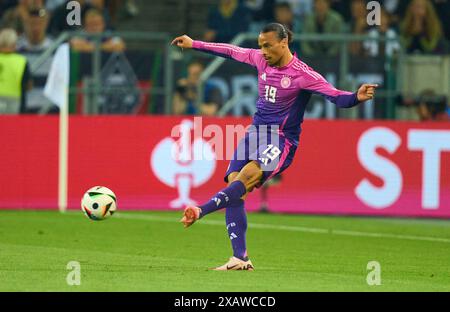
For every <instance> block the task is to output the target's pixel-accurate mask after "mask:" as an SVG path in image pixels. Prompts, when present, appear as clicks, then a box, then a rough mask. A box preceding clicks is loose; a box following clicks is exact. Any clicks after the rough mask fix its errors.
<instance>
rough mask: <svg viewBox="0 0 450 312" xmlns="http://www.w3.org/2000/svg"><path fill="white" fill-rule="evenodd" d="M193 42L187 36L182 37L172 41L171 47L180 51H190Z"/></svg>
mask: <svg viewBox="0 0 450 312" xmlns="http://www.w3.org/2000/svg"><path fill="white" fill-rule="evenodd" d="M193 42H194V40H192V39H191V38H190V37H189V36H187V35H183V36H180V37H176V38H175V39H173V40H172V45H176V46H178V47H180V48H182V49H192V45H193Z"/></svg>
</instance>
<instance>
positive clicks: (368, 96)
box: [357, 84, 378, 102]
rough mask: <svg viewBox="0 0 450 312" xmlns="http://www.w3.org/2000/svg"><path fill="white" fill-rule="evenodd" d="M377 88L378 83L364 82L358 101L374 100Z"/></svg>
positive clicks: (359, 91)
mask: <svg viewBox="0 0 450 312" xmlns="http://www.w3.org/2000/svg"><path fill="white" fill-rule="evenodd" d="M376 88H378V85H377V84H363V85H362V86H361V87H360V88H359V90H358V94H357V96H358V101H359V102H365V101H368V100H372V99H373V98H374V97H375V89H376Z"/></svg>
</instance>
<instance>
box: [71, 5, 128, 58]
mask: <svg viewBox="0 0 450 312" xmlns="http://www.w3.org/2000/svg"><path fill="white" fill-rule="evenodd" d="M83 25H84V28H83V30H84V32H85V33H87V34H92V35H96V34H103V33H105V20H104V17H103V14H102V12H101V11H99V10H97V9H90V10H89V11H87V12H86V14H85V15H84V21H83ZM106 34H107V33H106ZM70 44H71V46H72V48H73V49H74V50H76V51H79V52H93V51H94V50H95V42H94V41H93V40H92V39H91V38H89V36H88V37H87V38H86V37H83V38H81V37H74V38H73V39H72V40H71V41H70ZM101 48H102V50H103V51H106V52H122V51H124V50H125V42H124V41H123V40H122V39H121V38H119V37H108V36H102V45H101Z"/></svg>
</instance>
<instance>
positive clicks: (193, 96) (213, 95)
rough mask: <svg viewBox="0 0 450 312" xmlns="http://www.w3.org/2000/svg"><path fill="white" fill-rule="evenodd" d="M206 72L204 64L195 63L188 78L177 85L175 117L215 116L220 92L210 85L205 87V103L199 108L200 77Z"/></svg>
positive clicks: (190, 65)
mask: <svg viewBox="0 0 450 312" xmlns="http://www.w3.org/2000/svg"><path fill="white" fill-rule="evenodd" d="M203 70H204V66H203V64H202V63H200V62H198V61H193V62H191V63H190V64H189V65H188V68H187V77H186V78H183V79H180V80H179V81H178V83H177V87H176V92H175V95H174V97H173V105H172V107H173V114H175V115H195V114H201V115H207V116H213V115H215V114H216V113H217V111H218V109H219V103H220V102H221V99H220V92H219V90H217V89H216V88H215V87H213V86H212V85H211V84H210V83H208V82H206V83H205V85H204V88H205V89H204V92H205V93H204V103H202V104H201V105H200V107H197V104H196V103H197V100H198V86H199V81H200V75H201V74H202V72H203Z"/></svg>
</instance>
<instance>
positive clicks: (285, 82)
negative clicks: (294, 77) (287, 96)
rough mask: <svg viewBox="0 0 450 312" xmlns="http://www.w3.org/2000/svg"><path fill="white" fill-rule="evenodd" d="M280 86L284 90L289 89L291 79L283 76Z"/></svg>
mask: <svg viewBox="0 0 450 312" xmlns="http://www.w3.org/2000/svg"><path fill="white" fill-rule="evenodd" d="M281 86H282V87H283V88H284V89H287V88H289V87H290V86H291V78H290V77H288V76H284V77H283V78H282V79H281Z"/></svg>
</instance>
